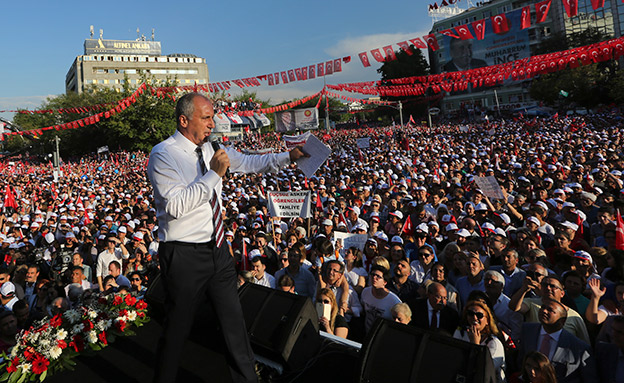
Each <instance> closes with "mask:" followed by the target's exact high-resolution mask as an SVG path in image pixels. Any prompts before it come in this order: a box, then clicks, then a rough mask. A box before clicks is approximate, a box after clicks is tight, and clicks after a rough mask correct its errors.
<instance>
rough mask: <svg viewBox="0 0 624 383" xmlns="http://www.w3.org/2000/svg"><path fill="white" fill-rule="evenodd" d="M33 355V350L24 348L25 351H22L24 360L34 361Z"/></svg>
mask: <svg viewBox="0 0 624 383" xmlns="http://www.w3.org/2000/svg"><path fill="white" fill-rule="evenodd" d="M35 354H36V352H35V349H34V348H32V347H26V349H25V350H24V357H26V360H28V361H31V360H33V359H35Z"/></svg>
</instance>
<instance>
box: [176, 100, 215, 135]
mask: <svg viewBox="0 0 624 383" xmlns="http://www.w3.org/2000/svg"><path fill="white" fill-rule="evenodd" d="M193 105H194V107H195V110H194V111H193V114H192V115H191V116H184V115H183V116H180V119H179V121H178V124H179V126H180V128H181V129H180V130H181V132H182V134H183V135H184V136H185V137H186V138H188V139H189V140H190V141H191V142H192V143H194V144H195V145H202V144H203V143H205V142H207V141H208V137H209V136H210V134H211V133H212V129H213V128H214V127H215V123H214V120H213V117H214V109H213V107H212V103H211V102H210V101H209V100H207V99H206V98H205V97H199V96H196V97H195V98H194V99H193Z"/></svg>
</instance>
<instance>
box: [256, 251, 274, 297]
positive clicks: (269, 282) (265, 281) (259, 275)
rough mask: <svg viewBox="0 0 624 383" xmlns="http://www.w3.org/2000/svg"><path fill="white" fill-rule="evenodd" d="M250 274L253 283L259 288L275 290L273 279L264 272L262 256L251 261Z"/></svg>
mask: <svg viewBox="0 0 624 383" xmlns="http://www.w3.org/2000/svg"><path fill="white" fill-rule="evenodd" d="M251 267H252V269H251V273H252V274H253V276H254V279H253V282H254V283H255V284H257V285H260V286H266V287H270V288H272V289H274V288H275V278H274V277H273V276H272V275H271V274H269V273H267V272H265V271H266V258H264V257H262V256H255V257H253V258H252V259H251Z"/></svg>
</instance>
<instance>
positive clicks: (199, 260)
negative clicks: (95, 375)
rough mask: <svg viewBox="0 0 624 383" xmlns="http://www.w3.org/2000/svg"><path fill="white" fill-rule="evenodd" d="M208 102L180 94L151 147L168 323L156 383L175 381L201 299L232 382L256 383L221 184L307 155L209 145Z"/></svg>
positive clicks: (150, 170) (296, 150) (160, 346)
mask: <svg viewBox="0 0 624 383" xmlns="http://www.w3.org/2000/svg"><path fill="white" fill-rule="evenodd" d="M214 114H215V113H214V109H213V106H212V102H211V101H210V100H209V99H208V98H206V97H205V96H203V95H201V94H199V93H189V94H186V95H184V96H182V97H181V98H180V99H179V100H178V103H177V105H176V111H175V115H176V123H177V130H176V132H175V133H174V134H173V136H171V137H169V138H168V139H166V140H165V141H163V142H161V143H160V144H158V145H156V146H155V147H154V148H153V149H152V152H151V154H150V159H149V164H148V167H147V174H148V178H149V180H150V182H151V183H152V186H153V188H154V200H155V205H156V216H157V218H158V238H159V240H160V244H159V248H158V256H159V258H160V267H161V276H162V278H161V279H162V288H163V289H164V293H165V296H166V300H165V304H166V318H165V324H164V329H163V334H162V336H161V338H160V341H159V344H158V350H157V358H156V373H155V378H154V381H155V382H173V381H175V379H176V374H177V370H178V364H179V358H180V354H181V352H182V348H183V346H184V342H185V341H186V338H187V337H188V334H189V331H190V329H191V327H192V325H193V320H194V313H195V311H196V308H197V307H198V306H199V304H200V303H202V301H203V300H204V298H205V297H206V295H208V298H209V299H210V300H211V301H212V303H213V306H214V308H215V313H216V315H217V317H218V319H219V322H220V325H221V329H222V333H223V335H224V337H225V342H226V344H228V351H229V353H230V357H231V358H230V359H228V362H229V363H230V372H231V374H232V380H234V381H235V382H256V381H257V377H256V373H255V369H254V364H253V353H252V350H251V346H250V344H249V339H248V336H247V332H246V331H245V328H246V327H245V323H244V319H243V314H242V308H241V306H240V301H239V300H238V293H237V289H236V280H237V278H236V270H235V269H234V263H233V261H232V257H231V255H230V254H229V251H228V246H227V243H226V242H225V240H224V237H225V235H224V233H225V230H224V229H225V228H224V224H223V218H222V215H221V214H222V209H221V206H222V201H221V191H222V189H223V186H222V178H223V177H224V176H225V175H226V172H227V170H228V168H231V170H232V171H233V172H243V173H254V172H266V171H274V172H277V171H278V170H279V168H280V167H281V166H284V165H287V164H288V163H290V162H291V161H296V160H298V159H299V158H301V157H304V156H306V154H304V153H303V151H302V150H301V149H300V148H294V149H292V150H291V151H290V152H289V153H279V154H266V155H258V156H254V155H244V154H242V153H240V152H237V151H236V150H234V149H233V148H229V149H227V151H226V150H223V149H221V148H219V147H218V145H217V144H216V143H215V146H216V149H218V150H215V147H213V146H212V145H210V144H208V145H206V143H207V142H208V138H209V137H210V135H211V133H212V129H213V128H214V127H215V123H214V120H213V118H214Z"/></svg>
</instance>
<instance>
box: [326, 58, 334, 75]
mask: <svg viewBox="0 0 624 383" xmlns="http://www.w3.org/2000/svg"><path fill="white" fill-rule="evenodd" d="M332 73H334V62H333V61H332V60H329V61H328V62H326V63H325V74H328V75H329V74H332Z"/></svg>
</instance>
